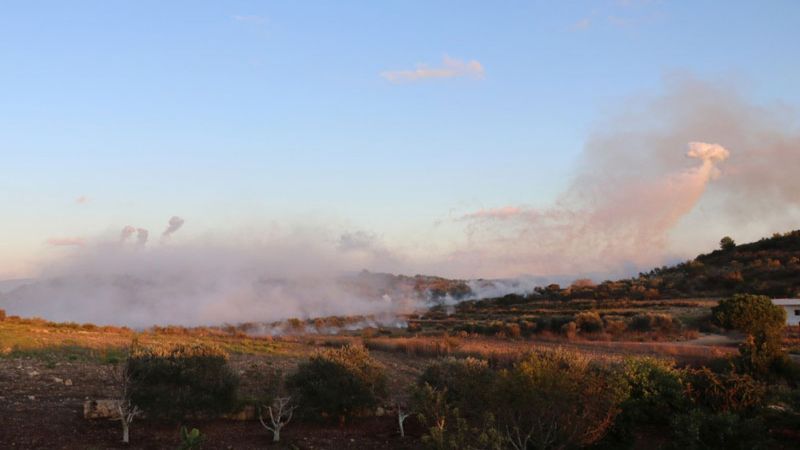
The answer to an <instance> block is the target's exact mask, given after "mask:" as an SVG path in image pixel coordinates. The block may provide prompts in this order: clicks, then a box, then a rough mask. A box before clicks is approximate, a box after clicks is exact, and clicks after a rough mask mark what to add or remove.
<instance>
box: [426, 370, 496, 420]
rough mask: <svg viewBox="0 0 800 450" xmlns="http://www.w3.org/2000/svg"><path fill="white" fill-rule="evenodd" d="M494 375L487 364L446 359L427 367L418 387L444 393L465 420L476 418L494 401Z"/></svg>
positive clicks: (448, 401)
mask: <svg viewBox="0 0 800 450" xmlns="http://www.w3.org/2000/svg"><path fill="white" fill-rule="evenodd" d="M495 376H496V375H495V373H494V371H493V370H491V369H490V368H489V365H488V364H487V363H486V361H483V360H479V359H475V358H466V359H456V358H447V359H444V360H442V361H439V362H436V363H434V364H432V365H430V366H428V367H427V368H426V369H425V371H424V372H423V373H422V375H420V377H419V381H418V384H419V386H423V385H425V384H427V385H429V386H430V387H431V388H433V389H436V390H437V391H438V392H443V393H444V395H445V400H446V401H447V403H448V404H449V405H451V406H453V407H456V408H458V409H459V410H460V411H461V412H462V414H463V415H465V417H473V418H474V417H475V414H476V413H477V412H481V411H483V410H484V409H485V408H486V405H487V403H488V402H489V400H490V399H491V395H492V392H491V386H492V383H493V382H494V378H495Z"/></svg>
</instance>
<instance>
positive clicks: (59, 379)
mask: <svg viewBox="0 0 800 450" xmlns="http://www.w3.org/2000/svg"><path fill="white" fill-rule="evenodd" d="M53 382H54V383H63V382H64V380H62V379H61V378H58V377H53Z"/></svg>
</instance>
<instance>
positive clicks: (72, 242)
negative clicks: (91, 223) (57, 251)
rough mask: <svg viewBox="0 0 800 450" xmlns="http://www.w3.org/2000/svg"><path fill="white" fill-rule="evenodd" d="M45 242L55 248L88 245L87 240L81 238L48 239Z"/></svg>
mask: <svg viewBox="0 0 800 450" xmlns="http://www.w3.org/2000/svg"><path fill="white" fill-rule="evenodd" d="M45 242H46V243H47V245H51V246H53V247H70V246H79V247H82V246H84V245H86V240H85V239H83V238H81V237H51V238H47V239H46V240H45Z"/></svg>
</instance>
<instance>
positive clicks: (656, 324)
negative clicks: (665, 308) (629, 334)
mask: <svg viewBox="0 0 800 450" xmlns="http://www.w3.org/2000/svg"><path fill="white" fill-rule="evenodd" d="M678 326H679V324H678V322H677V321H676V320H675V319H674V318H673V317H672V316H671V315H670V314H667V313H643V314H637V315H635V316H633V318H632V319H631V322H630V324H628V328H629V329H630V330H632V331H639V332H648V331H660V332H663V333H669V332H671V331H674V330H675V329H676V328H677V327H678Z"/></svg>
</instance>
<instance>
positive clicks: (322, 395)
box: [287, 345, 387, 422]
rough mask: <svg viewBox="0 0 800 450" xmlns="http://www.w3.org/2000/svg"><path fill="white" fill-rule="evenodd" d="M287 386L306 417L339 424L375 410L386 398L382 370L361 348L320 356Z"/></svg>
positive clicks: (310, 360)
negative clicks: (333, 421) (337, 421)
mask: <svg viewBox="0 0 800 450" xmlns="http://www.w3.org/2000/svg"><path fill="white" fill-rule="evenodd" d="M287 386H288V388H289V392H291V394H292V398H295V399H297V402H298V403H299V404H300V405H302V406H303V409H302V412H303V415H304V416H306V417H310V418H316V419H325V418H336V419H339V420H340V422H344V421H345V419H346V418H348V417H352V416H353V415H356V414H359V413H364V412H366V411H367V410H369V409H372V408H375V407H376V406H377V405H378V401H379V400H380V399H382V398H385V397H386V394H387V390H386V375H385V374H384V369H383V366H381V365H380V364H378V363H377V362H376V361H375V360H373V359H372V358H371V357H370V356H369V352H368V351H367V349H366V348H364V347H363V346H358V345H345V346H344V347H341V348H338V349H332V350H325V351H321V352H319V353H317V354H316V355H314V356H312V357H311V358H310V359H309V360H308V361H307V362H304V363H302V364H300V366H299V367H298V369H297V372H295V373H294V374H292V375H290V376H289V378H288V379H287Z"/></svg>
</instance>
